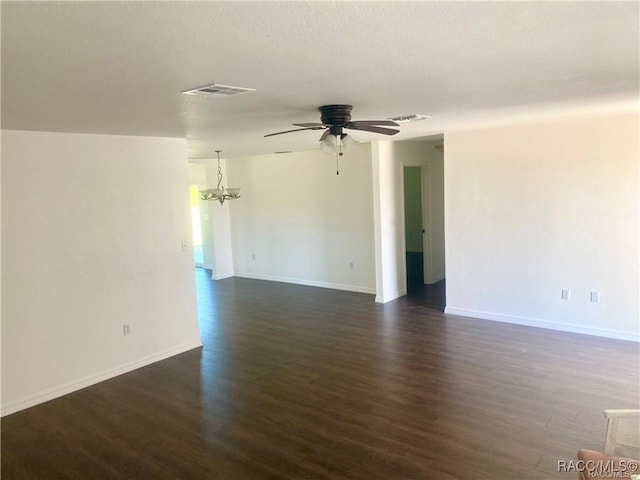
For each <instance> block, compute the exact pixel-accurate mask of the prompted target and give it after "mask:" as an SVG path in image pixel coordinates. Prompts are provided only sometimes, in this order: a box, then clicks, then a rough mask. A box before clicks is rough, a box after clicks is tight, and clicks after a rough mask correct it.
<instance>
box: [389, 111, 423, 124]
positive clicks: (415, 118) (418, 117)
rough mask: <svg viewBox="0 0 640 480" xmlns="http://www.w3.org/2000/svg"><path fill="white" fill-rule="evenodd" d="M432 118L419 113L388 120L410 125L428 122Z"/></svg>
mask: <svg viewBox="0 0 640 480" xmlns="http://www.w3.org/2000/svg"><path fill="white" fill-rule="evenodd" d="M429 118H431V117H430V116H428V115H420V114H419V113H412V114H410V115H400V116H399V117H391V118H388V119H387V120H393V121H394V122H396V123H409V122H419V121H420V120H427V119H429Z"/></svg>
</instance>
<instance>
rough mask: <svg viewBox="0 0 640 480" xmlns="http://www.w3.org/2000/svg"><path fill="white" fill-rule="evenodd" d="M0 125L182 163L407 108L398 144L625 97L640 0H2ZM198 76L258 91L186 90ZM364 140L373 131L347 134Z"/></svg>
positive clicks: (282, 146) (310, 139)
mask: <svg viewBox="0 0 640 480" xmlns="http://www.w3.org/2000/svg"><path fill="white" fill-rule="evenodd" d="M1 9H2V10H1V15H2V117H1V120H2V128H5V129H20V130H43V131H57V132H76V133H105V134H123V135H143V136H147V135H148V136H163V137H186V138H187V139H188V144H189V156H190V157H191V158H211V157H214V156H215V155H214V153H213V151H214V150H215V149H222V150H223V151H224V154H225V155H224V156H226V157H227V158H232V157H234V156H239V155H248V154H264V153H272V152H274V151H282V150H294V151H295V150H309V149H314V148H317V146H318V138H319V136H320V133H321V132H318V131H306V132H296V133H291V134H288V135H281V136H275V137H270V138H264V137H263V136H264V135H265V134H267V133H271V132H274V131H280V130H287V129H290V128H294V127H292V126H291V124H292V123H294V122H316V121H319V118H320V115H319V112H318V111H317V107H318V106H320V105H324V104H333V103H347V104H352V105H354V110H353V119H354V120H368V119H382V118H387V117H391V116H398V115H405V114H413V113H419V114H425V115H430V116H431V117H432V118H431V119H430V120H425V121H422V122H416V123H413V124H403V126H402V127H401V133H400V134H398V135H397V136H396V137H394V138H395V139H401V138H419V137H425V136H429V135H435V134H441V133H443V132H445V131H448V130H451V129H455V128H461V127H473V126H479V125H483V124H489V123H492V122H495V121H499V120H501V119H504V118H507V117H514V118H515V117H525V116H527V115H536V114H538V115H539V114H541V113H542V112H552V111H554V109H555V110H560V109H567V108H570V109H574V110H576V111H579V109H580V108H583V107H584V106H585V105H590V108H593V106H594V105H602V106H605V105H614V104H615V105H619V104H630V103H633V104H634V105H637V101H638V85H639V81H640V80H639V75H638V70H639V58H640V53H639V46H638V45H639V18H640V11H639V9H640V6H639V3H638V2H608V1H606V2H530V3H522V2H132V1H128V2H49V1H46V2H31V1H27V2H6V1H5V2H1ZM209 83H222V84H227V85H235V86H240V87H250V88H255V89H256V91H255V92H252V93H247V94H243V95H238V96H234V97H228V98H216V97H210V98H206V97H199V96H189V95H182V94H181V93H180V92H181V91H183V90H187V89H191V88H195V87H199V86H202V85H206V84H209ZM352 136H353V137H354V138H356V139H358V140H361V141H369V140H373V139H379V138H387V137H381V136H379V135H373V134H368V133H363V132H352Z"/></svg>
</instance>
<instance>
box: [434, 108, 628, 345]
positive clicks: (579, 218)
mask: <svg viewBox="0 0 640 480" xmlns="http://www.w3.org/2000/svg"><path fill="white" fill-rule="evenodd" d="M638 129H639V124H638V115H637V114H620V115H607V116H593V117H590V118H580V117H572V118H564V119H557V120H553V121H548V122H540V123H534V124H530V125H517V126H505V127H496V128H489V129H484V130H474V131H466V132H456V133H448V134H446V136H445V140H446V141H445V147H446V148H445V191H446V193H445V205H446V258H447V312H449V313H457V314H462V315H470V316H475V317H480V318H488V319H493V320H502V321H507V322H515V323H524V324H530V325H538V326H543V327H550V328H558V329H562V330H569V331H576V332H584V333H590V334H596V335H605V336H611V337H617V338H626V339H636V340H637V339H638V337H639V328H640V327H639V323H640V321H639V311H640V310H639V298H638V297H639V284H638V282H639V277H638V274H639V252H638V249H639V242H638V240H639V238H638V231H639V224H638V215H639V208H638V200H639V189H638V174H639V169H638V163H639V152H638V142H639V133H638V132H639V130H638ZM563 288H566V289H570V290H571V296H570V300H568V301H564V300H562V299H561V290H562V289H563ZM591 291H597V292H599V293H600V297H601V298H600V303H592V302H590V292H591Z"/></svg>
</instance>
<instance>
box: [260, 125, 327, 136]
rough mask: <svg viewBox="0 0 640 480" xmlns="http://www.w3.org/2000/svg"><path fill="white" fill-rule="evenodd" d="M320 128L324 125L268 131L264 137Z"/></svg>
mask: <svg viewBox="0 0 640 480" xmlns="http://www.w3.org/2000/svg"><path fill="white" fill-rule="evenodd" d="M322 128H325V127H323V126H319V127H305V128H294V129H293V130H285V131H284V132H276V133H269V134H267V135H265V137H273V136H274V135H282V134H283V133H291V132H299V131H301V130H320V129H322Z"/></svg>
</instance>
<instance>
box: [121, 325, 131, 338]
mask: <svg viewBox="0 0 640 480" xmlns="http://www.w3.org/2000/svg"><path fill="white" fill-rule="evenodd" d="M122 334H123V335H124V336H125V337H126V336H127V335H131V325H129V324H128V323H125V324H124V325H122Z"/></svg>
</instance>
